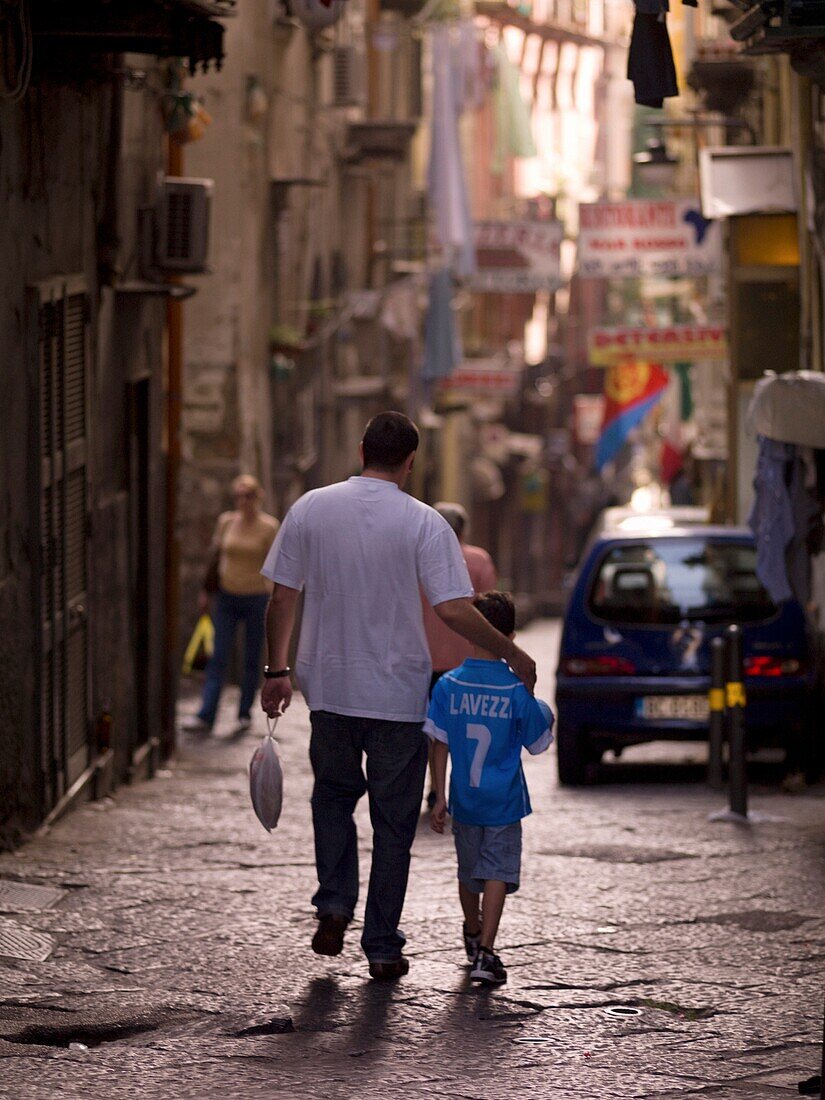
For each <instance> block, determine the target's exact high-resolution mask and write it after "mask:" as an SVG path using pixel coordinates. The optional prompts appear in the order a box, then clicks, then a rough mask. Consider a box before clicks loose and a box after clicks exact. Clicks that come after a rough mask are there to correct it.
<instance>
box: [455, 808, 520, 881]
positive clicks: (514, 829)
mask: <svg viewBox="0 0 825 1100" xmlns="http://www.w3.org/2000/svg"><path fill="white" fill-rule="evenodd" d="M453 836H454V837H455V850H456V855H457V856H458V881H459V882H460V883H461V884H462V885H463V886H466V887H467V889H468V890H469V891H470V893H472V894H483V893H484V883H485V882H487V881H489V880H491V879H492V880H493V881H494V882H506V883H507V893H508V894H512V893H514V892H515V891H516V890H518V886H519V877H520V874H521V822H520V821H516V822H514V823H513V824H512V825H464V824H462V823H461V822H460V821H454V822H453Z"/></svg>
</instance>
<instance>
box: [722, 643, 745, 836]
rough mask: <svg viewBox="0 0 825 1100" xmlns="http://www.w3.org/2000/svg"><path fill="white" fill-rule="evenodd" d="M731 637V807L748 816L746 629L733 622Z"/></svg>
mask: <svg viewBox="0 0 825 1100" xmlns="http://www.w3.org/2000/svg"><path fill="white" fill-rule="evenodd" d="M726 635H727V637H726V641H727V658H728V662H727V664H728V667H727V682H726V684H725V717H726V719H727V730H728V753H729V758H728V781H729V786H730V811H731V813H733V814H736V815H737V816H739V817H744V818H747V816H748V772H747V764H746V760H745V749H746V745H745V684H744V675H745V673H744V662H743V655H742V631H741V630H740V629H739V627H738V626H729V627H728V629H727V631H726Z"/></svg>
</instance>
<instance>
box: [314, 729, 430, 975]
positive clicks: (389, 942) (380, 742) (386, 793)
mask: <svg viewBox="0 0 825 1100" xmlns="http://www.w3.org/2000/svg"><path fill="white" fill-rule="evenodd" d="M310 721H311V724H312V737H311V739H310V743H309V756H310V760H311V762H312V770H313V773H314V775H315V786H314V787H313V791H312V824H313V827H314V830H315V864H316V867H317V870H318V890H317V892H316V893H315V896H314V897H313V899H312V904H313V905H314V906H316V908H317V910H318V915H319V916H326V915H327V914H331V913H335V914H337V915H339V916H344V917H346V918H347V919H348V920H351V919H352V916H353V913H354V911H355V903H356V902H357V900H358V837H357V834H356V830H355V822H354V821H353V819H352V815H353V812H354V810H355V806H356V803H357V802H358V799H359V798H360V797H361V795H362V794H364V792H365V791H366V792H367V794H368V796H369V803H370V820H371V821H372V830H373V835H372V867H371V869H370V884H369V890H368V893H367V905H366V909H365V910H364V932H363V935H362V936H361V946H362V948H363V949H364V954H365V955H366V956H367V958H368V959H369V961H370V962H391V961H393V960H395V959H397V958H398V957H399V956H400V954H401V948H402V947H403V946H404V944H405V942H406V940H405V937H404V934H403V933H402V932H400V931H399V929H398V922H399V920H400V919H401V910H402V909H403V908H404V896H405V894H406V892H407V877H408V875H409V870H410V848H411V847H412V842H413V838H414V837H415V828H416V825H417V823H418V815H419V812H420V809H421V796H422V793H423V790H424V772H425V770H426V767H427V743H426V738H425V736H424V734H423V733H422V731H421V723H420V722H386V721H381V720H379V719H376V718H354V717H350V716H348V715H343V714H331V713H329V712H328V711H323V710H314V711H312V713H311V714H310ZM364 753H366V757H367V774H366V776H365V775H364V772H363V770H362V767H361V758H362V755H363V754H364Z"/></svg>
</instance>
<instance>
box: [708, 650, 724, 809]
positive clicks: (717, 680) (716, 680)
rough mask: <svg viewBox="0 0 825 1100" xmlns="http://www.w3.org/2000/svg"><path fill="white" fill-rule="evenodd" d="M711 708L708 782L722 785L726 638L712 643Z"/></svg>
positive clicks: (716, 786) (713, 784) (711, 784)
mask: <svg viewBox="0 0 825 1100" xmlns="http://www.w3.org/2000/svg"><path fill="white" fill-rule="evenodd" d="M708 707H709V710H710V716H709V722H708V725H709V729H708V784H709V785H710V786H711V787H713V788H714V789H715V790H718V789H719V788H720V787H721V786H722V778H723V777H722V751H723V746H724V743H725V639H724V638H714V639H713V641H712V642H711V643H710V691H709V692H708Z"/></svg>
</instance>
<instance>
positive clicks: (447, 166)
mask: <svg viewBox="0 0 825 1100" xmlns="http://www.w3.org/2000/svg"><path fill="white" fill-rule="evenodd" d="M432 47H433V49H432V57H433V112H432V125H431V131H432V137H431V145H430V167H429V178H428V190H429V197H430V203H431V205H432V208H433V210H434V212H435V228H436V233H437V236H438V239H439V241H440V243H441V246H442V248H443V249H444V251H445V253H446V256H447V258H448V260H449V262H450V263H451V264H452V267H453V269H454V271H455V272H456V274H457V275H459V276H461V277H462V278H467V277H469V276H470V275H472V274H474V273H475V270H476V258H475V247H474V245H473V222H472V218H471V217H470V196H469V192H468V189H467V179H466V174H465V171H464V163H463V161H462V157H461V141H460V137H459V132H458V120H459V114H460V110H459V103H460V100H461V89H460V84H461V76H460V72H459V75H458V78H457V76H456V72H455V70H454V68H453V57H452V54H453V45H452V40H451V36H450V28H449V27H446V26H437V27H434V28H433V30H432Z"/></svg>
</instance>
